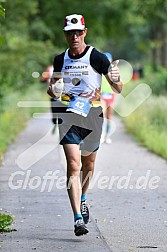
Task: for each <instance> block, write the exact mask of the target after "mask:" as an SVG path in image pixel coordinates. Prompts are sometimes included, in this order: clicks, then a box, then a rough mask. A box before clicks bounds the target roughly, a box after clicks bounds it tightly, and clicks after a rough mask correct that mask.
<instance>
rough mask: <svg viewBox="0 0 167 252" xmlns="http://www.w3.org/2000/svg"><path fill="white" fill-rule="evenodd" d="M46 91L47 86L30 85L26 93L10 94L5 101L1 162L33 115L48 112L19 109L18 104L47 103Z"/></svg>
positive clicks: (1, 114)
mask: <svg viewBox="0 0 167 252" xmlns="http://www.w3.org/2000/svg"><path fill="white" fill-rule="evenodd" d="M46 89H47V87H46V86H45V84H41V83H36V84H33V85H30V87H29V88H27V89H26V90H25V91H24V92H23V91H22V92H19V91H15V92H14V93H9V95H7V96H6V97H5V99H4V100H3V102H2V105H1V111H0V160H2V158H3V154H4V152H5V151H6V150H7V147H8V146H9V144H11V143H12V142H13V141H14V140H15V139H16V136H17V134H18V133H19V132H20V131H21V130H22V129H23V128H24V127H25V126H26V123H27V121H28V119H30V118H31V117H32V114H33V113H34V112H42V111H46V108H19V107H18V106H17V103H18V102H19V101H24V100H26V101H27V100H30V101H33V100H34V101H44V100H45V101H46V100H48V99H49V97H48V95H47V94H46Z"/></svg>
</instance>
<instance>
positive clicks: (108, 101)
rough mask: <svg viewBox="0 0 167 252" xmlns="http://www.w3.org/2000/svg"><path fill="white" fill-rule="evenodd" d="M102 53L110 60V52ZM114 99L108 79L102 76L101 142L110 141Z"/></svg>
mask: <svg viewBox="0 0 167 252" xmlns="http://www.w3.org/2000/svg"><path fill="white" fill-rule="evenodd" d="M104 55H106V57H107V58H108V60H109V61H110V63H111V62H112V54H111V53H109V52H105V53H104ZM114 100H115V93H114V91H113V90H112V88H111V87H110V85H109V83H108V81H107V80H106V78H105V77H104V76H103V77H102V85H101V105H102V108H103V114H104V122H103V129H102V136H101V143H104V142H105V143H107V144H110V143H111V138H110V137H111V132H112V115H113V106H114Z"/></svg>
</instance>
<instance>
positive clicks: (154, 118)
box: [122, 95, 167, 160]
mask: <svg viewBox="0 0 167 252" xmlns="http://www.w3.org/2000/svg"><path fill="white" fill-rule="evenodd" d="M122 120H123V122H124V124H125V127H126V129H127V131H128V132H130V133H132V134H133V136H134V137H135V139H136V140H137V141H139V142H140V144H141V145H143V146H145V147H147V148H148V149H149V150H150V151H153V152H154V153H156V154H158V155H159V156H161V157H163V158H164V159H166V160H167V97H166V96H153V95H152V96H151V97H150V98H148V99H147V100H146V101H145V102H144V103H143V104H142V105H141V106H140V107H139V108H137V109H136V111H134V112H133V113H132V114H131V115H129V116H128V117H126V118H123V119H122Z"/></svg>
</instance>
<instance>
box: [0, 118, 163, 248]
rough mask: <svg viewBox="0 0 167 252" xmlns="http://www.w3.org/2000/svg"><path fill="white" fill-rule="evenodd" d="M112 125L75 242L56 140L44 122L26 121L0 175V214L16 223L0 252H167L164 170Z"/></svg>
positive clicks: (1, 240)
mask: <svg viewBox="0 0 167 252" xmlns="http://www.w3.org/2000/svg"><path fill="white" fill-rule="evenodd" d="M114 123H115V125H116V130H115V132H114V133H113V136H112V144H111V145H107V144H103V145H101V147H100V150H99V152H98V156H97V161H96V171H95V174H94V178H93V180H92V183H91V188H90V190H89V193H88V199H89V204H90V211H91V222H90V223H89V224H88V227H89V230H90V232H89V234H88V235H86V236H84V237H76V236H75V235H74V233H73V215H72V211H71V208H70V204H69V200H68V198H67V193H66V189H65V182H64V176H65V160H64V155H63V151H62V147H61V146H57V141H58V135H57V133H56V134H54V135H52V134H51V132H50V130H51V128H52V124H51V122H50V119H42V118H41V119H33V120H30V121H29V123H28V125H27V128H26V129H25V130H24V131H23V132H21V134H20V135H19V136H18V139H17V141H16V142H15V143H14V144H12V145H11V146H10V148H9V150H8V151H7V153H6V155H5V158H4V164H3V166H2V167H1V168H0V183H1V186H0V208H1V212H4V211H5V210H6V211H9V212H10V213H12V214H13V215H14V216H15V223H14V225H13V228H16V229H17V231H16V232H12V233H7V234H1V235H0V246H1V248H0V249H1V251H2V252H8V251H12V252H16V251H17V252H24V251H26V252H29V251H39V252H46V251H47V252H48V251H49V252H52V251H61V252H64V251H78V252H94V251H100V252H109V251H110V252H111V251H112V252H129V251H134V252H138V251H139V252H152V251H153V252H154V251H155V252H157V251H158V252H166V251H167V163H166V161H165V160H163V159H162V158H160V157H158V156H156V155H154V154H152V153H150V152H149V151H147V150H146V149H145V148H143V147H140V146H139V145H137V144H136V143H135V142H134V141H133V139H132V137H131V136H129V135H128V134H127V133H126V132H125V130H124V127H123V125H122V123H121V121H120V120H119V119H118V118H117V117H114ZM53 174H54V175H55V180H54V181H51V179H50V177H51V175H52V177H53ZM49 176H50V177H49ZM52 182H54V184H52Z"/></svg>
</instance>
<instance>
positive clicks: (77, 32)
mask: <svg viewBox="0 0 167 252" xmlns="http://www.w3.org/2000/svg"><path fill="white" fill-rule="evenodd" d="M65 33H66V34H67V36H69V37H72V36H74V35H76V36H77V37H79V36H81V35H83V33H84V31H80V30H75V31H67V32H65Z"/></svg>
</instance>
